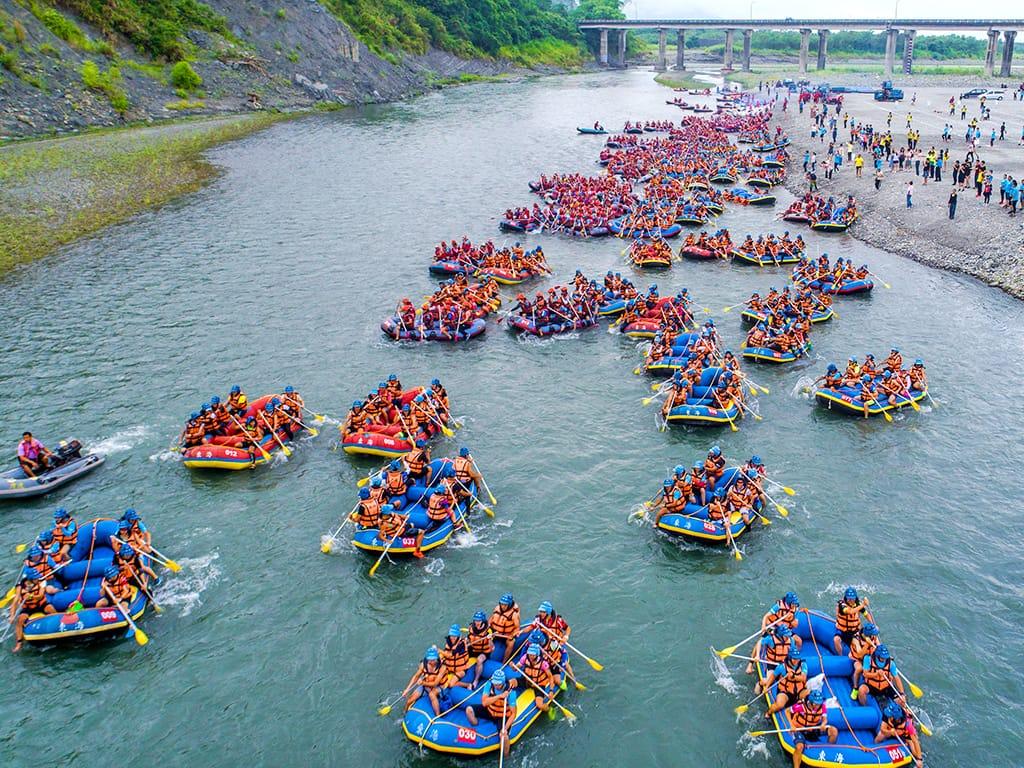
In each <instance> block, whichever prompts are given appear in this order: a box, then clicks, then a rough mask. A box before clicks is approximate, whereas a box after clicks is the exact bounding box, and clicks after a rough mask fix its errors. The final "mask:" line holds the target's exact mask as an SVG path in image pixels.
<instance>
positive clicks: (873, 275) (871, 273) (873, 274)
mask: <svg viewBox="0 0 1024 768" xmlns="http://www.w3.org/2000/svg"><path fill="white" fill-rule="evenodd" d="M868 274H869V275H871V276H872V277H878V275H876V274H875V273H874V272H870V271H869V272H868ZM878 280H879V282H881V284H882V285H884V286H885V287H886V288H892V286H891V285H889V284H888V283H887V282H885V280H882V278H880V277H878Z"/></svg>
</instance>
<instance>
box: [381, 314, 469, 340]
mask: <svg viewBox="0 0 1024 768" xmlns="http://www.w3.org/2000/svg"><path fill="white" fill-rule="evenodd" d="M380 329H381V330H382V331H384V333H385V335H387V336H389V337H391V338H392V339H394V340H395V341H465V340H466V339H472V338H473V337H474V336H479V335H480V334H481V333H483V332H484V331H485V330H486V329H487V321H486V320H484V319H483V318H482V317H478V318H476V319H475V320H473V322H471V323H470V324H469V325H467V326H465V328H464V329H463V330H461V331H457V332H456V333H454V334H450V333H441V332H440V330H439V329H437V328H428V329H427V330H425V331H424V330H422V329H420V328H404V327H403V326H402V321H401V320H399V318H398V315H394V316H392V317H389V318H388V319H387V320H385V321H384V322H382V323H381V324H380Z"/></svg>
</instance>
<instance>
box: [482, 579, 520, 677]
mask: <svg viewBox="0 0 1024 768" xmlns="http://www.w3.org/2000/svg"><path fill="white" fill-rule="evenodd" d="M489 624H490V625H491V630H492V631H493V632H494V637H495V639H500V640H503V641H504V642H505V653H504V655H503V657H502V663H505V662H507V661H508V660H509V659H510V658H511V657H512V650H513V649H512V645H513V643H514V642H515V639H516V634H517V633H518V632H519V606H518V605H516V601H515V598H514V597H513V596H512V593H511V592H506V593H505V594H503V595H502V596H501V597H500V598H498V604H497V605H496V606H495V607H494V610H493V611H492V612H491V618H490V620H489Z"/></svg>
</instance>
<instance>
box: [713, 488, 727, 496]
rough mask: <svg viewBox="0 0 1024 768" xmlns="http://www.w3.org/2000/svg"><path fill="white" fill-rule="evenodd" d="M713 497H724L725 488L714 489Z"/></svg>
mask: <svg viewBox="0 0 1024 768" xmlns="http://www.w3.org/2000/svg"><path fill="white" fill-rule="evenodd" d="M715 498H716V499H724V498H725V488H719V489H718V490H716V491H715Z"/></svg>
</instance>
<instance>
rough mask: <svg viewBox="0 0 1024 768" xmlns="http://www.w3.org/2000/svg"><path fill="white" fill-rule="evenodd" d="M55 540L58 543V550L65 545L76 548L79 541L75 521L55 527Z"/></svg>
mask: <svg viewBox="0 0 1024 768" xmlns="http://www.w3.org/2000/svg"><path fill="white" fill-rule="evenodd" d="M53 540H54V541H55V542H56V543H57V546H58V548H60V547H63V546H64V545H68V546H71V547H73V546H75V543H76V542H77V541H78V526H77V525H76V524H75V521H74V520H72V521H71V522H69V523H68V524H67V525H65V526H60V525H55V526H54V527H53Z"/></svg>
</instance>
